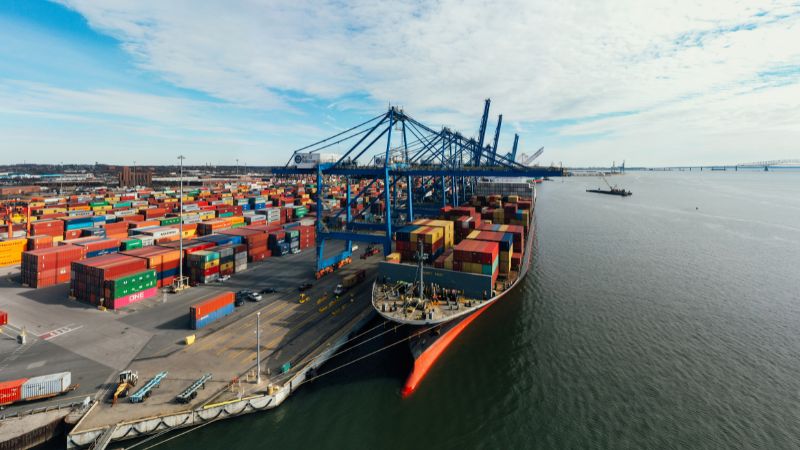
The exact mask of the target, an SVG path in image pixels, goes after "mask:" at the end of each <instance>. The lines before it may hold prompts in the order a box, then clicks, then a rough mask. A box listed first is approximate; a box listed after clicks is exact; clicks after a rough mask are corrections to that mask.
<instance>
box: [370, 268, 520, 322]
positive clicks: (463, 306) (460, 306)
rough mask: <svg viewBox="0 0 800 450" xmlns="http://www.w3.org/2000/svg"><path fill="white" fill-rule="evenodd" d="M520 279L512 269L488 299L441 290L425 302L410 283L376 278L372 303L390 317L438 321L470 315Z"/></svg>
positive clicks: (400, 319) (382, 314)
mask: <svg viewBox="0 0 800 450" xmlns="http://www.w3.org/2000/svg"><path fill="white" fill-rule="evenodd" d="M518 279H519V273H518V272H512V273H510V274H509V276H508V277H507V278H505V279H498V281H497V283H496V285H495V286H496V287H499V288H500V289H497V290H495V291H492V293H491V295H490V296H489V298H488V299H483V298H470V297H464V296H460V295H455V294H453V295H446V294H441V295H438V296H437V297H436V298H433V299H426V301H424V302H423V301H421V300H420V299H419V297H418V296H413V295H411V290H412V289H413V285H412V284H411V283H408V282H404V281H400V282H396V283H380V282H378V281H376V282H375V284H374V286H373V293H372V304H373V307H374V308H375V310H376V311H378V313H379V314H380V315H381V316H383V317H384V318H386V319H388V320H391V321H394V322H399V323H406V324H412V325H435V324H439V323H445V322H449V321H451V320H453V319H456V318H459V317H462V316H465V315H468V314H470V313H472V312H474V311H476V310H478V309H480V308H482V307H484V306H486V305H488V304H490V303H491V302H492V300H493V299H495V298H497V297H498V296H500V295H501V294H503V292H505V291H506V290H508V289H511V288H512V287H513V286H514V285H515V284H516V282H517V280H518Z"/></svg>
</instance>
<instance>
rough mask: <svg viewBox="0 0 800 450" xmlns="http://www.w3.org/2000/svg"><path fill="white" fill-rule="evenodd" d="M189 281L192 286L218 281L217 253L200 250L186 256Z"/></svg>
mask: <svg viewBox="0 0 800 450" xmlns="http://www.w3.org/2000/svg"><path fill="white" fill-rule="evenodd" d="M187 261H188V262H187V263H188V265H189V277H190V278H189V279H190V281H191V282H192V283H193V284H205V283H210V282H212V281H216V280H218V279H219V253H218V252H213V251H208V250H200V251H196V252H193V253H190V254H189V255H188V259H187Z"/></svg>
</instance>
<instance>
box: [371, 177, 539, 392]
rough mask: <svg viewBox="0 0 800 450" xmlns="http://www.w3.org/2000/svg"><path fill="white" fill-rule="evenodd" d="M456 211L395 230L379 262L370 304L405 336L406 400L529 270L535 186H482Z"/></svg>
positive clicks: (499, 183) (511, 183) (404, 389)
mask: <svg viewBox="0 0 800 450" xmlns="http://www.w3.org/2000/svg"><path fill="white" fill-rule="evenodd" d="M475 193H476V194H477V195H475V196H473V197H472V198H471V199H470V202H469V203H468V204H466V205H462V206H461V207H457V208H452V207H445V208H442V210H441V213H442V214H441V216H442V218H441V219H439V220H431V219H422V220H417V221H413V222H412V223H411V224H410V225H408V226H406V227H403V228H400V229H398V230H397V231H396V233H395V236H394V244H395V248H396V251H395V252H394V253H392V254H391V255H388V257H387V258H386V259H387V260H386V261H384V262H381V263H380V264H379V268H378V277H377V279H376V281H375V283H374V284H373V287H372V305H373V307H374V308H375V310H376V311H377V312H378V314H379V315H380V316H382V317H383V318H384V319H386V320H387V321H389V322H393V323H396V324H401V325H403V327H402V328H403V329H405V331H406V332H407V333H408V335H407V336H406V337H405V338H406V339H407V340H408V342H409V348H410V351H411V356H412V357H413V358H414V365H413V369H412V371H411V373H410V374H409V376H408V378H407V379H406V381H405V384H404V386H403V388H402V391H401V394H402V396H403V397H407V396H408V395H410V394H411V393H412V392H414V390H415V389H416V388H417V386H418V385H419V383H420V381H421V380H422V379H423V378H424V377H425V375H426V374H427V373H428V372H429V370H430V369H431V367H433V365H434V363H435V362H436V360H437V359H438V358H439V357H440V356H441V355H442V354H443V353H444V351H445V350H446V349H447V347H448V346H449V345H450V344H451V343H452V342H453V341H454V340H455V338H456V337H458V335H459V334H461V332H462V331H464V329H466V327H467V326H469V325H470V323H472V321H474V320H475V319H476V318H478V316H480V315H481V314H482V313H483V312H484V311H486V310H487V309H488V308H489V306H491V305H492V304H494V303H495V302H496V301H498V300H500V299H501V298H503V297H505V296H506V294H508V293H509V292H511V291H512V290H514V289H515V288H516V287H517V286H518V285H519V284H520V282H521V281H522V279H523V278H524V277H525V275H526V274H527V272H528V268H529V266H530V258H531V249H532V246H533V236H534V218H533V210H534V206H535V202H536V189H535V186H534V184H533V183H531V182H529V181H524V182H498V181H491V182H479V183H477V185H476V189H475Z"/></svg>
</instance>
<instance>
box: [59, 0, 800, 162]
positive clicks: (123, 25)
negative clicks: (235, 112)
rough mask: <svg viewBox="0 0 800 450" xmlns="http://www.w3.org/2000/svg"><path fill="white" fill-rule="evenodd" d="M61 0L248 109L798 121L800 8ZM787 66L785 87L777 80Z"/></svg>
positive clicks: (661, 124)
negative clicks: (321, 106)
mask: <svg viewBox="0 0 800 450" xmlns="http://www.w3.org/2000/svg"><path fill="white" fill-rule="evenodd" d="M61 3H62V4H64V5H66V6H67V7H69V8H71V9H74V10H75V11H78V12H79V13H81V14H82V15H83V16H84V17H85V18H86V19H87V21H88V23H89V24H90V26H92V27H93V28H94V29H96V30H98V31H100V32H103V33H106V34H109V35H111V36H113V37H115V38H116V39H118V40H119V41H120V42H121V43H122V46H123V48H124V49H125V50H126V51H127V52H128V53H130V54H131V55H132V56H133V57H134V58H135V60H136V62H137V64H139V66H140V67H142V68H145V69H147V70H149V71H152V72H155V73H158V74H160V75H161V76H162V77H163V78H164V79H166V80H168V81H169V82H171V83H173V84H175V85H177V86H180V87H184V88H189V89H194V90H198V91H202V92H204V93H207V94H209V95H210V96H212V97H214V98H217V99H220V100H224V101H226V102H230V103H231V104H234V105H239V106H242V107H247V108H260V109H278V110H286V111H295V112H296V111H298V108H299V107H300V106H301V105H304V104H308V103H309V102H311V101H318V100H322V101H324V102H325V104H330V105H332V109H334V110H335V109H340V108H346V107H348V105H350V106H351V107H353V108H359V110H363V109H368V108H369V107H372V108H374V110H381V109H383V108H384V107H385V105H386V103H387V102H392V103H395V104H401V105H403V106H404V107H405V109H406V111H409V112H410V113H411V114H412V115H414V116H416V117H418V118H420V119H422V120H423V121H425V122H428V123H430V124H431V125H432V126H438V125H448V126H452V127H454V128H456V129H461V130H462V131H464V132H465V133H466V134H471V133H472V132H473V130H474V129H475V128H477V120H478V116H479V115H480V112H481V108H482V100H483V98H485V97H491V98H492V99H493V102H494V105H495V109H494V110H495V111H497V110H502V112H503V113H504V117H505V119H506V120H507V121H509V123H511V121H513V122H514V123H518V124H519V125H515V126H514V128H517V129H520V130H524V129H526V128H528V127H527V125H526V124H530V123H537V122H544V121H554V120H562V121H566V122H569V123H568V124H567V125H565V126H564V128H563V129H560V130H558V131H559V132H558V133H557V135H558V136H562V137H563V136H574V135H579V134H587V133H591V134H598V135H599V136H604V137H613V138H615V139H618V138H625V137H630V138H633V137H639V138H641V137H643V136H644V137H647V138H648V139H669V138H670V137H671V136H675V135H677V134H680V133H681V132H683V131H684V130H685V128H684V127H686V126H688V127H691V128H694V129H696V139H695V140H694V141H690V142H683V141H684V140H683V139H681V141H682V142H681V143H682V144H686V145H689V146H695V147H699V146H700V145H701V144H703V145H709V144H708V142H706V141H704V140H703V139H702V137H703V136H713V134H707V135H706V134H703V133H719V132H721V131H724V130H737V132H739V131H741V130H743V129H749V130H752V133H751V134H753V135H757V134H759V133H760V131H759V130H760V129H764V128H765V127H767V128H770V129H774V128H775V127H774V126H773V123H772V122H768V120H772V119H774V118H776V117H777V119H778V120H779V121H783V122H794V123H800V116H799V115H800V112H798V110H797V108H794V109H791V108H790V109H788V110H787V109H786V107H785V106H786V103H787V102H788V103H791V102H792V101H793V102H794V103H795V104H799V103H800V96H798V92H797V90H796V89H791V88H788V89H787V88H786V85H789V86H795V85H797V83H798V76H797V72H793V71H791V70H789V71H785V68H787V67H790V68H791V67H798V66H800V46H798V45H797V44H796V43H797V42H800V6H798V5H797V4H796V3H792V2H780V1H775V2H769V3H757V4H754V3H752V2H739V1H716V2H701V3H698V2H694V1H678V2H671V3H669V4H666V3H664V4H658V3H653V2H637V1H606V2H582V3H579V4H577V5H576V4H574V3H568V2H567V3H565V2H552V1H544V0H541V1H534V0H512V1H510V2H504V3H503V4H498V3H496V2H488V1H480V0H465V1H455V0H440V1H437V2H403V1H400V2H374V1H367V0H353V1H349V2H344V3H343V2H341V1H321V2H297V1H255V0H251V1H241V2H231V1H208V2H196V1H190V0H173V1H169V2H164V1H156V0H116V1H109V2H95V1H89V0H61ZM781 71H784V72H781ZM765 74H766V75H765ZM770 74H771V75H770ZM775 74H778V77H779V78H780V79H781V80H780V81H781V82H780V83H774V82H768V81H769V80H766V79H767V78H769V77H770V76H772V77H773V78H774V77H775ZM756 88H757V89H756ZM778 93H779V94H778ZM354 96H356V97H357V98H358V100H357V101H354V100H352V98H353V97H354ZM786 96H789V97H786ZM745 99H746V100H745ZM333 105H336V106H333ZM739 108H749V109H750V110H751V111H753V110H758V111H764V112H766V114H754V113H751V114H748V113H747V112H746V111H741V110H739ZM778 111H780V114H777V113H776V112H778ZM630 112H633V113H630ZM621 113H625V114H621ZM629 113H630V114H629ZM618 114H621V115H619V116H616V115H618ZM784 114H786V115H784ZM608 115H611V116H613V117H606V116H608ZM597 117H606V118H602V119H596V118H597ZM652 120H658V124H657V125H656V124H653V123H652ZM576 122H577V124H576ZM704 122H707V124H706V125H700V124H701V123H704ZM510 128H511V127H509V128H507V130H508V129H510ZM646 130H651V131H652V133H653V134H643V132H644V131H646ZM704 130H705V131H704ZM528 137H529V138H530V139H532V140H534V141H535V140H536V138H537V137H536V136H528ZM503 141H504V142H510V140H509V139H505V138H504V139H503ZM622 142H625V141H624V139H623V141H622ZM641 144H642V143H641V142H636V141H630V142H628V143H627V146H628V147H630V148H631V149H632V150H633V148H634V147H635V146H637V145H641ZM533 145H534V146H538V144H533ZM570 145H572V144H570ZM711 145H713V144H711ZM565 148H566V146H565ZM587 148H588V147H587Z"/></svg>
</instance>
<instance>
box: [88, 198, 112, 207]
mask: <svg viewBox="0 0 800 450" xmlns="http://www.w3.org/2000/svg"><path fill="white" fill-rule="evenodd" d="M106 205H108V202H106V201H105V200H102V201H99V202H89V206H92V207H94V206H106Z"/></svg>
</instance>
